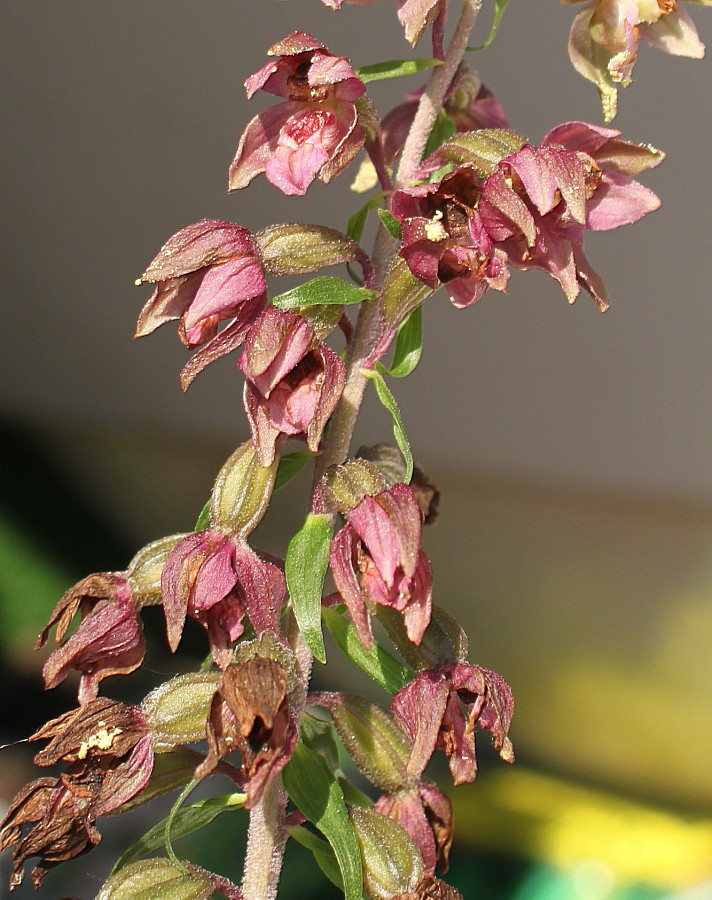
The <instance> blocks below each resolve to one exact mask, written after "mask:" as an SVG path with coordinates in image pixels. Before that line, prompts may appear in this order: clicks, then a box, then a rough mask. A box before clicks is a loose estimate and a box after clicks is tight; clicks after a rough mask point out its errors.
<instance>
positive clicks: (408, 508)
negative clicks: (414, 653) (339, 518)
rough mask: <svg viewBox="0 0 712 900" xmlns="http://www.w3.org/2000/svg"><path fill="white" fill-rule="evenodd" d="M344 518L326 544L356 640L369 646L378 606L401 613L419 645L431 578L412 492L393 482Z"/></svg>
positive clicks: (428, 608) (428, 607) (429, 603)
mask: <svg viewBox="0 0 712 900" xmlns="http://www.w3.org/2000/svg"><path fill="white" fill-rule="evenodd" d="M345 516H346V522H347V524H346V525H345V526H344V527H343V528H342V529H341V531H339V532H338V534H337V535H336V536H335V537H334V539H333V541H332V543H331V551H330V563H331V571H332V574H333V576H334V583H335V584H336V588H337V590H338V591H339V593H340V594H341V597H342V599H343V602H344V603H345V604H346V606H347V608H348V610H349V614H350V615H351V620H352V621H353V623H354V626H355V628H356V630H357V632H358V635H359V638H360V639H361V642H362V643H363V645H364V646H365V647H366V648H367V649H370V648H371V647H372V646H373V632H372V631H371V618H370V617H371V611H372V608H373V606H374V605H380V606H389V607H391V608H393V609H396V610H398V611H399V612H402V613H403V617H404V620H405V627H406V631H407V633H408V637H409V638H410V640H411V641H413V643H415V644H419V643H420V641H421V640H422V637H423V634H424V632H425V629H426V628H427V626H428V622H429V621H430V613H431V609H432V580H431V573H430V562H429V561H428V558H427V556H426V555H425V553H424V552H423V551H422V550H421V549H420V537H421V531H422V516H421V513H420V510H419V508H418V501H417V500H416V498H415V494H414V493H413V491H412V490H411V489H410V488H409V487H408V486H407V485H405V484H395V485H393V487H391V488H389V489H388V490H386V491H381V493H379V494H376V495H375V496H374V497H364V498H363V500H361V502H360V503H358V504H357V505H356V506H355V507H354V508H353V509H351V510H349V511H348V512H347V513H346V514H345Z"/></svg>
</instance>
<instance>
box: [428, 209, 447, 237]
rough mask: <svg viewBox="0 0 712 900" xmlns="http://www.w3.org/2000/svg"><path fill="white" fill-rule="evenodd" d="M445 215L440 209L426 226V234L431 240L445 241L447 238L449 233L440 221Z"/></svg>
mask: <svg viewBox="0 0 712 900" xmlns="http://www.w3.org/2000/svg"><path fill="white" fill-rule="evenodd" d="M442 217H443V214H442V212H440V210H438V211H437V212H436V213H435V215H434V216H433V217H432V219H431V220H430V221H429V222H428V224H427V225H426V226H425V236H426V237H427V239H428V240H429V241H445V240H447V237H448V233H447V231H445V228H444V226H443V224H442V222H441V221H440V220H441V219H442Z"/></svg>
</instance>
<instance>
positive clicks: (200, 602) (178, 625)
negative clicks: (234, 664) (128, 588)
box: [161, 528, 286, 668]
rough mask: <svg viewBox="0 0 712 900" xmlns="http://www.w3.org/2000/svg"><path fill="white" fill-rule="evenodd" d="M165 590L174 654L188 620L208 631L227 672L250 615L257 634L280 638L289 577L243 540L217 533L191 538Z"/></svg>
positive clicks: (168, 573) (181, 547) (173, 561)
mask: <svg viewBox="0 0 712 900" xmlns="http://www.w3.org/2000/svg"><path fill="white" fill-rule="evenodd" d="M161 586H162V592H163V610H164V613H165V616H166V625H167V631H168V643H169V644H170V647H171V650H173V651H174V652H175V650H176V648H177V647H178V644H179V643H180V639H181V636H182V634H183V627H184V625H185V619H186V616H191V618H193V619H195V620H196V621H198V622H200V624H201V625H202V626H203V627H204V628H205V629H206V630H207V632H208V635H209V638H210V649H211V652H212V654H213V659H214V660H215V662H216V663H217V664H218V665H219V666H220V667H221V668H224V667H225V666H226V665H227V664H228V663H229V662H230V659H231V657H232V651H231V650H230V645H231V644H232V642H234V641H236V640H237V639H238V638H239V637H240V635H241V634H242V633H243V632H244V630H245V626H244V625H243V619H244V617H245V615H247V617H248V618H249V620H250V622H251V623H252V626H253V627H254V629H255V632H256V633H257V634H261V633H262V632H263V631H273V632H275V633H279V617H280V615H281V611H282V606H283V604H284V602H285V600H286V583H285V580H284V575H283V574H282V571H281V570H280V568H279V567H278V566H277V565H275V563H273V562H271V561H270V560H268V559H265V558H263V557H261V556H259V555H258V554H257V553H255V551H254V550H252V548H251V547H249V546H248V544H247V543H246V541H244V540H243V539H241V538H239V537H232V536H229V535H225V534H223V533H221V532H220V531H219V530H217V529H211V528H209V529H207V530H205V531H198V532H196V533H195V534H190V535H188V537H186V538H184V539H183V540H182V541H181V542H180V543H179V544H178V545H177V546H176V547H175V549H174V550H173V551H172V552H171V554H170V556H169V557H168V560H167V561H166V564H165V566H164V568H163V575H162V578H161Z"/></svg>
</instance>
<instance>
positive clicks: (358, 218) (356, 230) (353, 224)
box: [346, 191, 386, 241]
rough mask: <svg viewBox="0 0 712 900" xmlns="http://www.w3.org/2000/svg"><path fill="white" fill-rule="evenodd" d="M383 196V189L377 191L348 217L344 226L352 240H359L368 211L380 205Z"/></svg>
mask: <svg viewBox="0 0 712 900" xmlns="http://www.w3.org/2000/svg"><path fill="white" fill-rule="evenodd" d="M385 196H386V194H385V191H379V192H378V193H377V194H374V195H373V197H371V198H370V199H369V200H367V201H366V202H365V203H364V205H363V206H362V207H361V209H359V210H357V211H356V212H355V213H354V214H353V215H352V216H351V218H350V219H349V224H348V225H347V226H346V233H347V234H348V236H349V237H350V238H351V240H352V241H360V240H361V237H362V236H363V230H364V228H365V227H366V219H367V218H368V213H369V211H370V210H372V209H374V208H375V207H376V206H380V204H381V203H382V201H383V198H384V197H385Z"/></svg>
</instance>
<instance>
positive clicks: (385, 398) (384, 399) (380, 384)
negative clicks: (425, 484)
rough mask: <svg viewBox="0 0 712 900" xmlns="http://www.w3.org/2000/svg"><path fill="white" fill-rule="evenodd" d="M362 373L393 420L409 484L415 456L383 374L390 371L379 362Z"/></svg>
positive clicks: (406, 479) (394, 432)
mask: <svg viewBox="0 0 712 900" xmlns="http://www.w3.org/2000/svg"><path fill="white" fill-rule="evenodd" d="M362 372H363V374H364V375H365V376H366V378H370V379H371V381H372V382H373V384H374V386H375V388H376V393H377V394H378V399H379V400H380V401H381V403H382V404H383V405H384V406H385V408H386V409H387V410H388V412H389V413H390V414H391V416H392V418H393V436H394V437H395V439H396V443H397V444H398V449H399V450H400V452H401V453H402V454H403V460H404V462H405V479H404V480H405V483H406V484H408V483H409V482H410V479H411V478H412V477H413V454H412V453H411V452H410V444H409V443H408V438H407V436H406V433H405V428H404V427H403V419H402V418H401V414H400V410H399V409H398V404H397V403H396V399H395V397H394V396H393V394H392V393H391V391H390V388H389V387H388V385H387V384H386V382H385V379H384V378H383V373H386V374H387V372H388V370H387V369H386V368H384V367H383V366H382V365H381V364H380V363H378V362H377V363H376V368H375V369H362Z"/></svg>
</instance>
